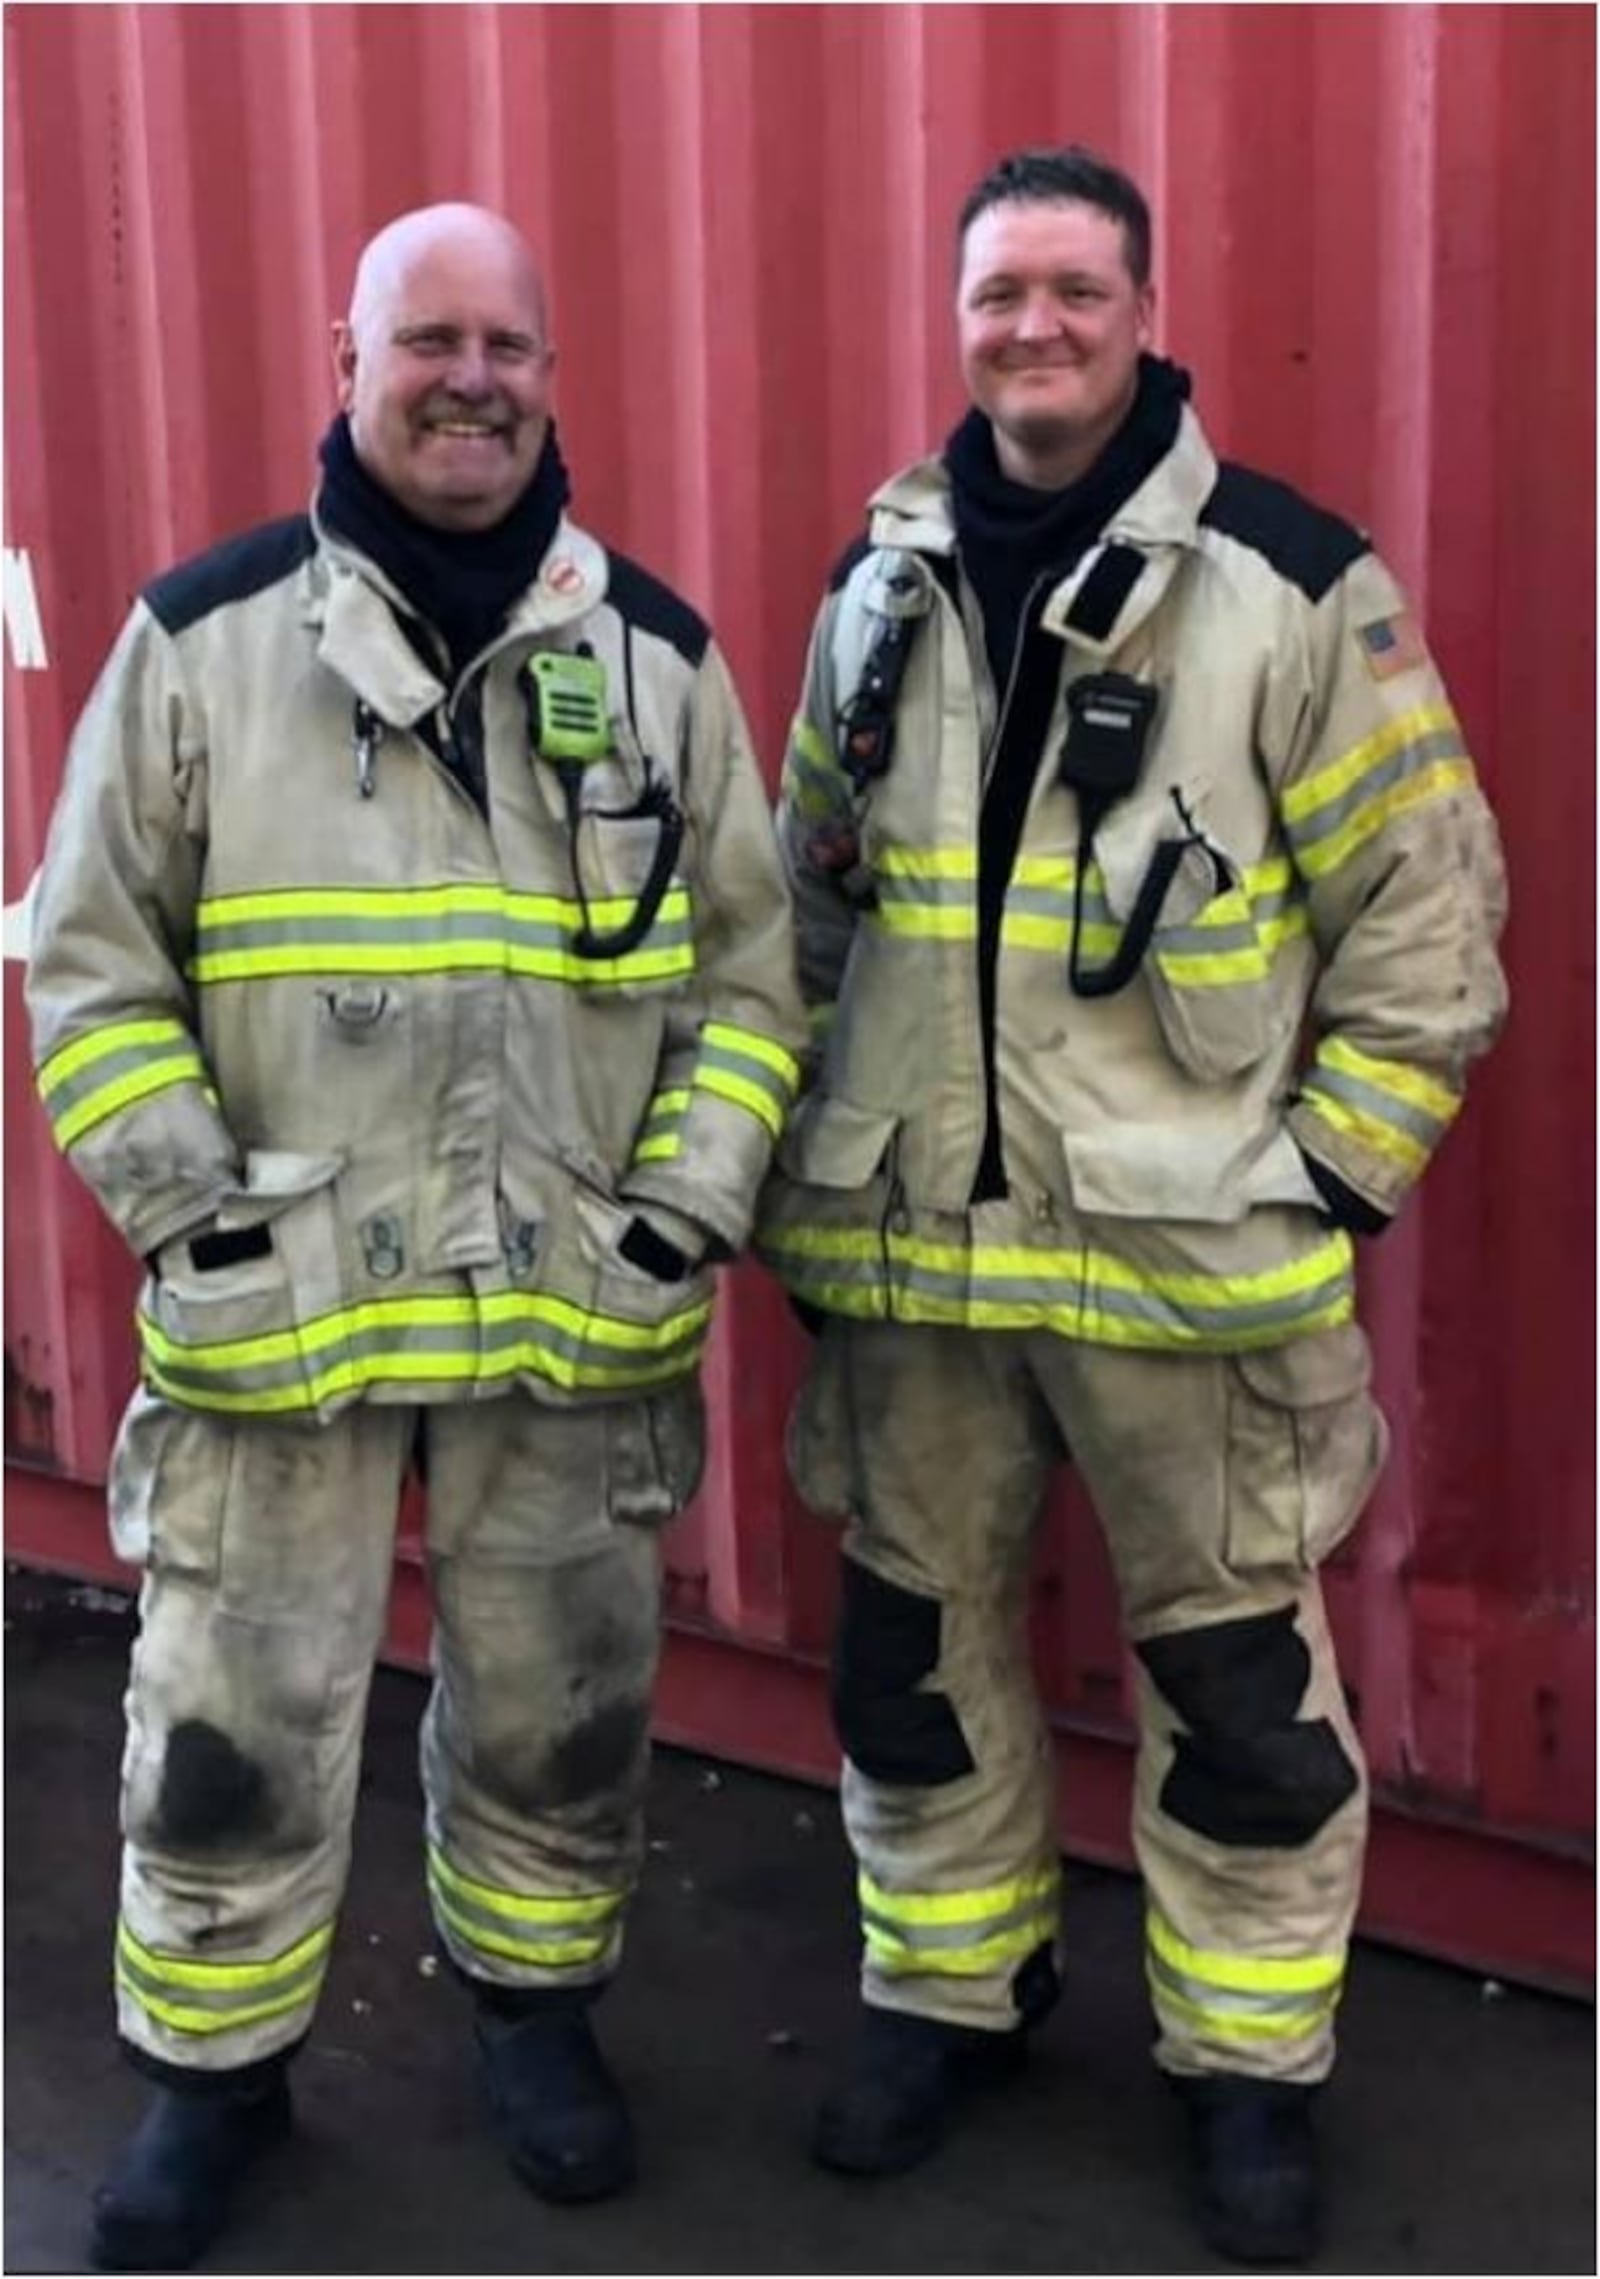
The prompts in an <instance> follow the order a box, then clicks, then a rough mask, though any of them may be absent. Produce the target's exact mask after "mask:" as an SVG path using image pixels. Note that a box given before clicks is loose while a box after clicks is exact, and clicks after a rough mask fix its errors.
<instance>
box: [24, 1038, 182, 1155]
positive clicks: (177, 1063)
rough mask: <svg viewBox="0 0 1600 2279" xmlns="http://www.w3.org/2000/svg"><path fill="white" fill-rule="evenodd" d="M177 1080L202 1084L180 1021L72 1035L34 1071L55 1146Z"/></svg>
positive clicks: (70, 1141) (64, 1144) (65, 1144)
mask: <svg viewBox="0 0 1600 2279" xmlns="http://www.w3.org/2000/svg"><path fill="white" fill-rule="evenodd" d="M177 1084H198V1085H200V1086H201V1087H202V1088H203V1089H205V1088H206V1087H207V1077H206V1068H205V1063H204V1061H203V1060H202V1059H201V1057H200V1053H199V1049H198V1047H197V1046H196V1044H195V1041H194V1039H193V1037H192V1036H191V1035H190V1034H189V1031H188V1030H187V1029H186V1028H185V1027H184V1026H183V1024H182V1022H181V1021H174V1020H167V1019H153V1020H148V1021H118V1022H114V1023H112V1024H111V1025H110V1026H108V1027H106V1028H102V1029H93V1030H91V1031H90V1032H89V1033H88V1034H87V1035H86V1036H81V1037H75V1038H74V1039H73V1040H72V1042H71V1043H70V1044H68V1045H63V1046H62V1047H61V1049H60V1050H59V1051H58V1052H54V1053H52V1054H51V1055H50V1057H49V1059H48V1060H47V1061H45V1062H44V1064H43V1066H42V1067H41V1068H40V1070H39V1075H38V1090H39V1097H40V1099H41V1100H42V1102H43V1103H44V1107H45V1112H46V1114H47V1115H48V1116H49V1118H50V1124H51V1129H52V1130H53V1132H54V1134H55V1141H56V1145H57V1146H58V1147H61V1148H68V1147H71V1146H72V1144H73V1143H74V1141H76V1140H80V1139H82V1137H83V1136H84V1134H85V1133H86V1132H90V1131H93V1129H94V1128H95V1126H96V1125H97V1124H102V1123H104V1122H105V1120H106V1118H107V1117H108V1116H114V1115H115V1114H116V1113H117V1112H118V1110H119V1109H122V1108H128V1107H131V1106H132V1105H133V1103H134V1102H135V1101H136V1100H147V1099H149V1098H150V1097H151V1096H152V1095H153V1094H154V1093H157V1092H165V1091H167V1090H169V1089H170V1088H171V1087H172V1086H173V1085H177Z"/></svg>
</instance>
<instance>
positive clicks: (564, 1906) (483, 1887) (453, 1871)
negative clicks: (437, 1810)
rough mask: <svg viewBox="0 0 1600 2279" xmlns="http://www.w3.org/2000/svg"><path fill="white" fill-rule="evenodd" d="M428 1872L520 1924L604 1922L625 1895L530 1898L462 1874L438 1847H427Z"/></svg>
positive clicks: (588, 1893)
mask: <svg viewBox="0 0 1600 2279" xmlns="http://www.w3.org/2000/svg"><path fill="white" fill-rule="evenodd" d="M428 1871H429V1873H430V1874H431V1875H433V1876H436V1877H437V1878H438V1880H439V1882H440V1883H441V1884H442V1885H443V1886H444V1887H445V1889H446V1890H447V1891H452V1892H454V1893H455V1894H456V1895H457V1896H458V1897H459V1898H462V1899H470V1900H473V1901H475V1902H476V1904H477V1905H478V1906H480V1907H487V1908H490V1909H492V1910H493V1912H494V1913H495V1914H497V1915H504V1916H506V1917H507V1918H508V1919H509V1920H511V1921H513V1922H517V1923H546V1924H550V1923H603V1922H605V1921H606V1920H607V1919H608V1918H609V1917H610V1916H613V1915H615V1914H616V1913H617V1912H618V1911H619V1910H620V1908H621V1907H622V1905H623V1902H624V1899H625V1896H626V1895H625V1894H624V1893H623V1892H620V1891H583V1892H574V1893H572V1894H571V1895H570V1896H569V1897H565V1898H561V1899H529V1898H526V1897H525V1896H523V1895H522V1894H521V1893H518V1892H515V1891H503V1890H501V1888H500V1887H499V1885H498V1884H493V1883H479V1882H477V1881H476V1880H475V1879H474V1878H473V1877H472V1876H469V1875H463V1874H462V1872H461V1870H460V1869H459V1868H458V1867H452V1865H451V1864H450V1862H449V1860H447V1859H446V1858H445V1855H444V1853H443V1852H442V1851H441V1850H440V1849H439V1847H438V1845H437V1844H430V1845H429V1846H428Z"/></svg>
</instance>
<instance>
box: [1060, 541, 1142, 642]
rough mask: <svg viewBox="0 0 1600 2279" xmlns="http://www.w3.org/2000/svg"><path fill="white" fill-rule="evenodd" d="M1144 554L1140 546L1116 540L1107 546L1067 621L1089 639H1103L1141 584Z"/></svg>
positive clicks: (1074, 599)
mask: <svg viewBox="0 0 1600 2279" xmlns="http://www.w3.org/2000/svg"><path fill="white" fill-rule="evenodd" d="M1143 568H1144V556H1143V555H1142V554H1141V553H1140V551H1139V549H1138V547H1137V546H1123V545H1119V544H1116V543H1113V544H1111V545H1110V546H1108V547H1106V549H1105V551H1104V552H1103V553H1102V554H1101V556H1100V559H1099V561H1098V562H1096V564H1095V566H1094V568H1093V569H1092V570H1091V571H1090V572H1089V575H1088V576H1087V577H1086V578H1085V579H1084V581H1083V583H1082V585H1081V586H1080V587H1079V588H1078V590H1077V592H1076V593H1075V594H1074V595H1073V597H1072V607H1071V608H1070V609H1069V610H1068V611H1067V623H1068V625H1069V626H1070V627H1071V628H1072V630H1073V632H1075V633H1081V634H1083V636H1084V637H1085V639H1086V640H1089V641H1103V640H1104V639H1105V638H1106V636H1107V634H1108V633H1109V632H1110V631H1111V628H1112V626H1113V625H1115V624H1116V622H1117V619H1118V617H1119V616H1120V615H1121V613H1122V605H1123V603H1124V602H1125V601H1126V600H1127V598H1128V596H1129V594H1131V593H1132V591H1133V589H1134V587H1135V586H1136V585H1137V584H1138V583H1139V573H1140V571H1141V570H1142V569H1143Z"/></svg>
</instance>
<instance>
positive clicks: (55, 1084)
mask: <svg viewBox="0 0 1600 2279" xmlns="http://www.w3.org/2000/svg"><path fill="white" fill-rule="evenodd" d="M156 1044H171V1045H186V1046H187V1047H188V1049H189V1051H190V1052H191V1053H192V1052H193V1051H194V1039H193V1038H192V1037H191V1036H190V1034H189V1032H188V1030H187V1029H186V1028H185V1027H184V1025H183V1023H182V1022H181V1021H172V1020H161V1019H154V1020H148V1021H117V1022H113V1023H112V1024H111V1026H110V1027H108V1028H104V1029H91V1030H90V1031H89V1032H88V1034H87V1035H86V1036H81V1037H74V1038H73V1040H72V1042H71V1044H69V1045H62V1047H61V1048H60V1050H59V1051H57V1052H53V1053H51V1055H50V1057H49V1058H48V1060H46V1061H45V1062H44V1063H43V1064H42V1065H41V1067H40V1070H39V1076H38V1085H39V1092H40V1095H41V1097H42V1098H44V1099H46V1100H48V1098H49V1097H50V1094H51V1093H52V1092H55V1091H58V1090H59V1089H60V1087H61V1086H62V1085H63V1084H65V1083H66V1081H67V1079H68V1078H69V1077H71V1076H76V1075H77V1073H78V1071H79V1069H81V1068H91V1067H92V1066H93V1065H94V1063H95V1062H96V1061H97V1060H104V1059H106V1058H107V1056H108V1055H109V1054H111V1053H116V1052H126V1051H127V1049H128V1047H129V1046H130V1045H156Z"/></svg>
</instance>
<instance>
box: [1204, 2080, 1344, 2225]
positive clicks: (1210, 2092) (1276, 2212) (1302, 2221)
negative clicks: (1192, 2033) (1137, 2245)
mask: <svg viewBox="0 0 1600 2279" xmlns="http://www.w3.org/2000/svg"><path fill="white" fill-rule="evenodd" d="M1177 2087H1178V2091H1179V2094H1180V2096H1181V2097H1182V2099H1183V2103H1184V2108H1185V2110H1186V2112H1187V2114H1188V2120H1189V2143H1190V2149H1191V2152H1192V2154H1193V2157H1194V2169H1195V2190H1196V2215H1197V2217H1198V2220H1199V2226H1200V2232H1201V2236H1202V2237H1203V2238H1204V2239H1205V2241H1206V2244H1207V2245H1208V2246H1209V2247H1212V2248H1214V2249H1215V2250H1216V2251H1217V2253H1218V2254H1219V2255H1227V2256H1231V2257H1232V2258H1233V2260H1234V2261H1235V2262H1236V2263H1304V2262H1305V2261H1306V2259H1307V2257H1308V2256H1310V2255H1311V2253H1312V2252H1313V2250H1314V2249H1315V2247H1316V2244H1317V2170H1316V2141H1315V2138H1314V2136H1313V2134H1312V2128H1311V2100H1312V2097H1313V2096H1314V2095H1315V2090H1314V2089H1312V2088H1309V2087H1307V2086H1306V2085H1305V2084H1303V2083H1301V2082H1295V2081H1261V2080H1252V2079H1250V2078H1248V2077H1246V2076H1244V2075H1240V2074H1230V2073H1213V2074H1204V2075H1202V2076H1200V2077H1199V2078H1198V2079H1194V2078H1191V2079H1185V2080H1182V2081H1179V2082H1178V2084H1177Z"/></svg>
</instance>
